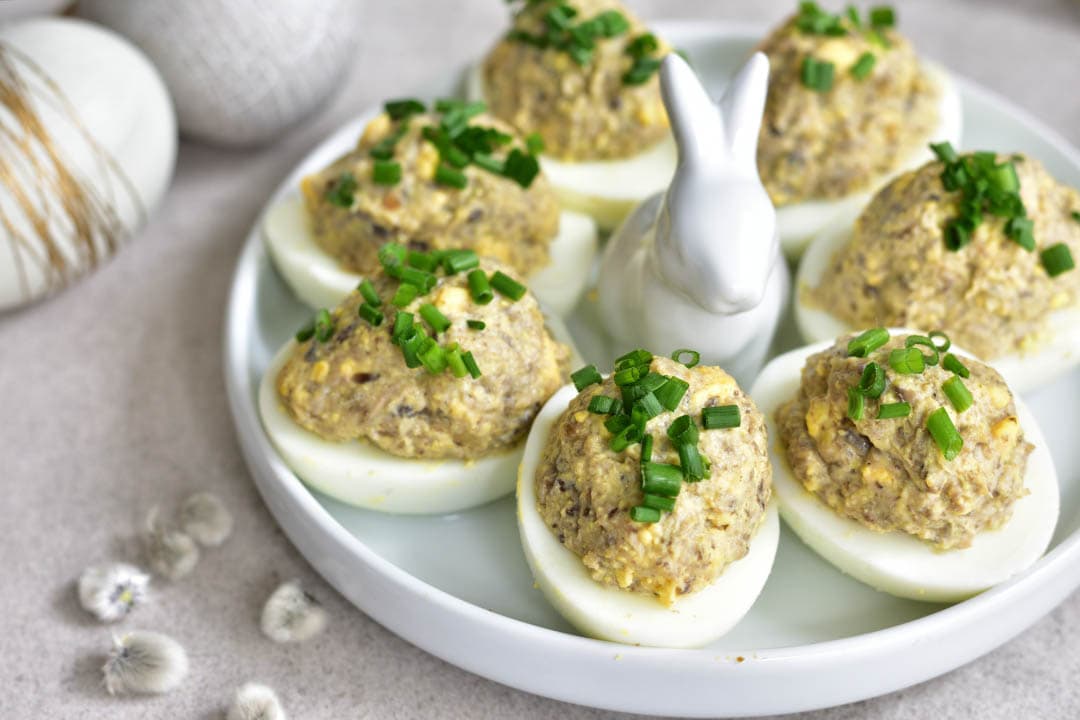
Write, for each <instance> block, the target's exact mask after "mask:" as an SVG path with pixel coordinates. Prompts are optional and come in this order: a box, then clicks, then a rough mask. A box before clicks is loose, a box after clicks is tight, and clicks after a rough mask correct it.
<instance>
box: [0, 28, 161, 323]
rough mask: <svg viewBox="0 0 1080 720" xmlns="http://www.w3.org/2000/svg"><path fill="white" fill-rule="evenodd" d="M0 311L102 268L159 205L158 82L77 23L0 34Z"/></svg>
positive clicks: (131, 57)
mask: <svg viewBox="0 0 1080 720" xmlns="http://www.w3.org/2000/svg"><path fill="white" fill-rule="evenodd" d="M0 109H2V110H3V112H0V133H2V138H0V140H2V146H0V238H2V239H3V242H0V309H5V308H12V307H16V306H18V305H21V304H23V303H27V302H30V301H33V300H36V299H39V298H41V297H44V296H45V295H48V294H49V293H52V292H56V291H58V290H60V289H62V288H64V287H65V286H67V285H68V284H70V283H71V282H72V281H74V280H75V279H77V278H79V277H81V276H82V275H85V274H86V273H87V272H89V271H90V270H93V269H94V268H96V267H97V266H98V265H100V264H101V263H102V262H103V261H105V260H107V259H108V258H109V257H110V256H111V255H112V254H113V253H115V252H116V250H117V249H119V247H120V246H121V245H123V244H124V242H125V241H126V240H127V239H128V238H130V237H131V236H132V235H133V234H134V233H136V232H137V231H138V230H139V229H140V228H141V227H142V226H143V225H144V224H145V222H146V219H147V217H148V216H149V215H150V213H151V212H153V210H154V208H155V207H157V205H158V204H159V203H160V202H161V198H162V196H163V195H164V193H165V190H166V188H167V187H168V184H169V179H170V178H171V176H172V170H173V163H174V161H175V159H176V119H175V117H174V115H173V110H172V104H171V102H170V100H169V96H168V93H167V92H166V90H165V86H164V84H163V83H162V82H161V78H160V77H159V76H158V74H157V72H156V71H155V70H154V68H153V67H152V66H151V65H150V63H149V62H147V60H146V58H145V57H143V55H142V54H141V53H140V52H139V51H138V50H136V49H135V48H134V47H132V46H131V45H130V44H129V43H127V42H126V41H125V40H123V39H121V38H119V37H117V36H116V35H114V34H113V33H111V32H109V31H107V30H103V29H101V28H98V27H95V26H93V25H90V24H89V23H85V22H81V21H78V20H70V19H60V18H38V19H31V20H23V21H18V22H13V23H11V24H7V25H3V26H0Z"/></svg>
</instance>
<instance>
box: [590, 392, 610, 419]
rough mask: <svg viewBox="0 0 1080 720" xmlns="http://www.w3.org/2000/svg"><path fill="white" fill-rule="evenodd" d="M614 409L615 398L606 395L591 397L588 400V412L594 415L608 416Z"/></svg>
mask: <svg viewBox="0 0 1080 720" xmlns="http://www.w3.org/2000/svg"><path fill="white" fill-rule="evenodd" d="M614 407H615V398H613V397H608V396H607V395H593V397H592V399H591V400H589V412H591V413H594V414H596V415H610V414H611V410H612V408H614Z"/></svg>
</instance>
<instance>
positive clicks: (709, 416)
mask: <svg viewBox="0 0 1080 720" xmlns="http://www.w3.org/2000/svg"><path fill="white" fill-rule="evenodd" d="M741 424H742V416H741V414H740V413H739V406H738V405H718V406H716V407H707V408H705V409H704V410H702V411H701V425H702V427H704V428H705V429H706V430H725V429H728V428H737V427H739V426H740V425H741Z"/></svg>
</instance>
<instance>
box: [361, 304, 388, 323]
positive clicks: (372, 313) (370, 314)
mask: <svg viewBox="0 0 1080 720" xmlns="http://www.w3.org/2000/svg"><path fill="white" fill-rule="evenodd" d="M356 312H357V314H358V315H359V316H360V317H361V318H363V319H364V320H367V321H368V322H369V323H370V324H371V325H372V326H373V327H379V326H380V325H382V321H383V314H382V311H381V310H379V308H377V307H375V306H374V305H370V304H368V303H363V304H362V305H361V306H360V307H358V308H357V309H356Z"/></svg>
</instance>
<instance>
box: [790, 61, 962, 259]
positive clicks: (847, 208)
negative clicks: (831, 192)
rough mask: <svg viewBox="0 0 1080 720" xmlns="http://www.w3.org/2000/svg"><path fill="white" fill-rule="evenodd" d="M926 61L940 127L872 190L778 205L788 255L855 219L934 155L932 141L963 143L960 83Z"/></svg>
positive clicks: (794, 257)
mask: <svg viewBox="0 0 1080 720" xmlns="http://www.w3.org/2000/svg"><path fill="white" fill-rule="evenodd" d="M923 65H924V67H925V68H926V71H927V73H929V74H930V75H931V76H933V77H934V79H935V80H937V82H938V85H939V87H940V88H941V101H940V105H939V106H938V118H939V121H938V127H937V130H935V131H934V133H933V135H932V136H931V137H928V138H926V141H925V142H923V143H922V144H920V146H919V149H918V150H917V151H915V152H914V153H913V154H912V155H911V156H910V157H909V158H907V159H906V160H905V161H903V162H902V163H900V165H899V166H898V167H897V168H896V170H895V171H893V172H891V173H888V174H886V175H883V176H882V177H880V178H878V179H877V180H876V181H875V182H874V184H873V186H872V187H871V188H870V189H869V190H866V191H863V192H859V193H855V194H853V195H849V196H847V197H844V198H838V199H836V200H807V201H804V202H799V203H792V204H791V205H784V206H782V207H778V208H777V209H776V224H777V227H778V228H779V231H780V244H781V247H782V248H783V250H784V254H785V255H786V256H787V257H789V258H791V259H797V258H798V257H799V256H800V255H802V254H803V251H805V250H806V248H807V246H808V245H809V244H810V241H811V240H812V239H813V238H814V236H815V235H817V234H818V233H820V232H821V231H822V230H823V229H824V228H825V227H827V226H829V225H831V224H832V223H834V222H847V223H849V224H850V223H853V222H855V218H857V217H858V216H859V213H860V212H862V209H863V208H864V207H865V206H866V203H868V202H869V201H870V198H871V197H873V195H874V193H875V192H877V191H878V190H879V189H880V188H881V187H883V186H884V185H885V184H886V183H888V182H889V180H891V179H892V178H894V177H896V176H897V175H900V174H901V173H904V172H907V171H908V170H913V169H915V168H917V167H920V166H922V165H923V164H925V163H926V162H927V161H929V160H932V159H933V158H934V154H933V152H932V151H931V150H930V147H929V144H930V143H931V142H943V141H948V142H950V143H952V144H953V145H954V146H959V144H960V136H961V133H962V128H963V110H962V107H961V103H960V94H959V93H958V92H957V89H956V83H954V82H953V80H952V78H951V77H950V76H949V74H948V73H947V72H946V71H945V70H944V68H941V67H940V66H938V65H935V64H933V63H927V62H924V63H923Z"/></svg>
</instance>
